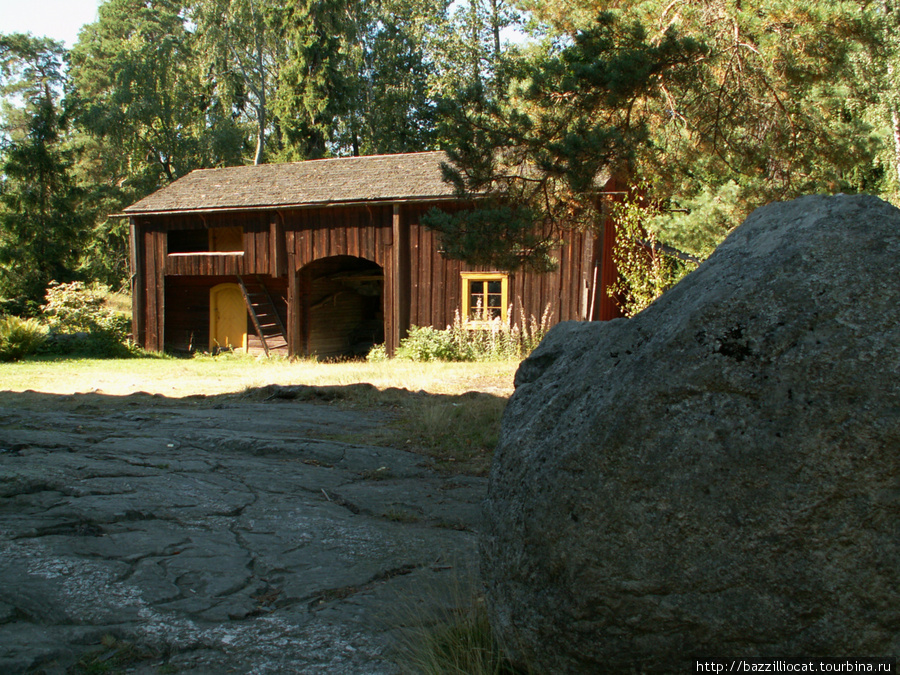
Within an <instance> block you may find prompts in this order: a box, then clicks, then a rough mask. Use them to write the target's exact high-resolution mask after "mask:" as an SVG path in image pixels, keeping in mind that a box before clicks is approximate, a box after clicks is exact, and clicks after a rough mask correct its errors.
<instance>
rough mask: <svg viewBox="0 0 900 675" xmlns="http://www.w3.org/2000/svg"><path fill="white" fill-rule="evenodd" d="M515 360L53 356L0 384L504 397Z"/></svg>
mask: <svg viewBox="0 0 900 675" xmlns="http://www.w3.org/2000/svg"><path fill="white" fill-rule="evenodd" d="M517 366H518V363H517V362H516V361H502V362H491V363H439V362H434V363H412V362H408V361H383V362H376V363H370V362H367V361H348V362H344V363H319V362H316V361H312V360H300V361H287V360H284V359H257V358H253V357H241V356H231V355H223V356H219V357H197V358H189V359H176V358H145V359H59V360H29V361H25V362H21V363H13V364H3V365H0V390H3V391H26V390H33V391H40V392H45V393H53V394H73V393H88V392H96V393H104V394H110V395H113V396H125V395H128V394H132V393H135V392H140V391H144V392H147V393H151V394H162V395H163V396H166V397H173V398H182V397H185V396H194V395H207V396H211V395H216V394H227V393H240V392H243V391H246V390H248V389H254V388H258V387H264V386H266V385H271V384H279V385H285V386H287V385H297V384H303V385H309V386H317V387H325V386H346V385H351V384H357V383H369V384H372V385H374V386H375V387H376V388H377V389H378V390H381V391H383V390H386V389H390V388H397V389H406V390H408V391H414V392H417V391H424V392H428V393H430V394H443V395H459V394H463V393H465V392H468V391H478V392H484V393H489V394H493V395H495V396H501V397H508V396H509V395H510V394H511V393H512V389H513V386H512V381H513V376H514V374H515V370H516V368H517Z"/></svg>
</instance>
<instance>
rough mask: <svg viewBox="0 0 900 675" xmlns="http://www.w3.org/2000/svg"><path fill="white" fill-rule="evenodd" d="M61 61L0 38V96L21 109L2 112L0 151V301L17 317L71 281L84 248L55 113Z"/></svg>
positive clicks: (26, 40)
mask: <svg viewBox="0 0 900 675" xmlns="http://www.w3.org/2000/svg"><path fill="white" fill-rule="evenodd" d="M63 56H64V50H63V47H62V45H61V44H60V43H58V42H54V41H52V40H48V39H46V38H34V37H32V36H30V35H21V34H13V35H2V36H0V74H2V88H0V93H2V94H3V95H4V96H9V95H10V94H15V95H17V96H19V97H21V100H22V102H23V106H22V107H21V108H20V109H12V108H10V107H9V106H7V107H6V111H5V112H6V115H5V119H4V138H3V143H2V147H0V172H2V181H0V296H2V297H3V298H4V300H5V303H6V304H7V309H9V310H12V311H17V312H19V313H29V312H32V311H35V310H36V308H37V306H39V305H40V303H41V302H42V301H43V297H44V291H45V289H46V288H47V285H48V284H49V283H50V281H52V280H58V281H70V280H71V279H72V278H73V276H74V270H75V268H76V267H77V262H78V256H79V246H80V244H81V243H82V242H83V241H84V235H85V231H84V227H83V220H82V219H81V217H80V216H79V214H78V205H79V198H80V191H79V190H78V189H77V188H76V186H75V184H74V180H73V178H72V173H71V168H72V159H71V155H70V153H69V152H67V151H66V150H65V149H64V135H65V130H66V123H67V119H66V115H65V113H64V111H62V110H60V107H59V106H60V102H59V95H60V88H61V86H62V84H63V68H62V64H63Z"/></svg>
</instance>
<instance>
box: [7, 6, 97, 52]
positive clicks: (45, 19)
mask: <svg viewBox="0 0 900 675" xmlns="http://www.w3.org/2000/svg"><path fill="white" fill-rule="evenodd" d="M100 3H101V0H0V33H31V34H33V35H35V36H37V37H50V38H53V39H54V40H60V41H62V42H65V44H66V47H67V48H71V47H72V45H74V44H75V41H76V40H77V39H78V31H79V29H80V28H81V27H82V26H83V25H84V24H86V23H93V22H94V21H96V20H97V7H98V6H99V5H100Z"/></svg>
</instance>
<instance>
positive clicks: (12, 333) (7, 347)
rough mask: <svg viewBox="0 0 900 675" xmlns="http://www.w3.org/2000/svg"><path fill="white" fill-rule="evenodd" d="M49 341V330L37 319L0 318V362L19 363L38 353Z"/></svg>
mask: <svg viewBox="0 0 900 675" xmlns="http://www.w3.org/2000/svg"><path fill="white" fill-rule="evenodd" d="M46 339H47V330H46V329H45V328H44V327H43V326H42V325H41V322H40V321H38V320H37V319H20V318H19V317H17V316H4V317H0V361H19V360H21V359H23V358H25V357H26V356H28V355H29V354H34V353H35V352H37V351H38V350H39V349H40V347H41V345H43V344H44V342H45V341H46Z"/></svg>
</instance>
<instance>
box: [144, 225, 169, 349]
mask: <svg viewBox="0 0 900 675" xmlns="http://www.w3.org/2000/svg"><path fill="white" fill-rule="evenodd" d="M150 237H151V241H152V244H151V245H150V247H149V248H150V251H152V255H151V256H148V257H151V258H152V261H153V262H152V265H153V267H152V270H153V271H152V277H153V289H152V291H151V293H150V298H149V301H150V305H151V311H150V322H151V324H152V326H151V329H150V340H149V343H150V349H151V350H152V351H155V352H162V351H164V350H165V348H166V256H167V255H168V247H167V246H166V229H165V228H164V227H160V226H155V227H153V228H152V230H151V232H150ZM149 276H150V275H148V277H149Z"/></svg>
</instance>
